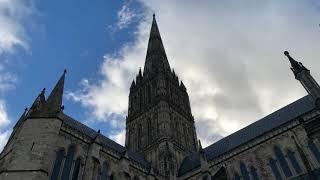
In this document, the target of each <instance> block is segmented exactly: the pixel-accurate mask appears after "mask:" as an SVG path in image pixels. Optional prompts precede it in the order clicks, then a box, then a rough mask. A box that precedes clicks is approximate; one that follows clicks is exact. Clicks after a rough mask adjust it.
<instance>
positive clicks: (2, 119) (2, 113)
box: [0, 100, 10, 128]
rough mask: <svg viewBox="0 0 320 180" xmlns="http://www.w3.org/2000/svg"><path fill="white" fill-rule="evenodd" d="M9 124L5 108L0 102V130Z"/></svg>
mask: <svg viewBox="0 0 320 180" xmlns="http://www.w3.org/2000/svg"><path fill="white" fill-rule="evenodd" d="M9 123H10V121H9V118H8V114H7V111H6V107H5V104H4V102H3V101H1V100H0V128H1V127H4V126H7V125H8V124H9Z"/></svg>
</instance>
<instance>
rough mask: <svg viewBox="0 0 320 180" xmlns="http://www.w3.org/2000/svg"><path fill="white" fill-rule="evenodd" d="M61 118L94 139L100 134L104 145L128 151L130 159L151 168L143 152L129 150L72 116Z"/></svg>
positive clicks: (114, 149) (120, 152)
mask: <svg viewBox="0 0 320 180" xmlns="http://www.w3.org/2000/svg"><path fill="white" fill-rule="evenodd" d="M59 118H60V119H62V120H63V123H65V124H66V125H68V126H70V127H72V128H74V129H76V130H78V131H79V132H81V133H82V134H85V135H86V136H88V137H89V138H91V139H92V140H93V139H95V138H96V137H97V136H99V138H100V140H101V143H102V146H104V147H107V148H109V149H111V150H112V151H115V152H116V153H119V154H124V153H125V152H128V156H129V159H130V160H133V161H135V162H136V163H138V164H140V165H141V166H142V167H144V168H146V169H150V164H149V162H148V161H146V160H145V158H144V156H143V154H141V153H138V152H133V151H130V150H127V149H126V148H125V147H123V146H122V145H120V144H118V143H116V142H115V141H113V140H111V139H109V138H108V137H106V136H104V135H102V134H100V133H98V132H97V131H95V130H93V129H92V128H90V127H88V126H86V125H84V124H82V123H81V122H79V121H77V120H75V119H73V118H71V117H70V116H68V115H66V114H63V113H61V114H59Z"/></svg>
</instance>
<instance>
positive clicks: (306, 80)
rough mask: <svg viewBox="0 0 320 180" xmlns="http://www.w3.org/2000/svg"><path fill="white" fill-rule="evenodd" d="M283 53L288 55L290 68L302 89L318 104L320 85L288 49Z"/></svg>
mask: <svg viewBox="0 0 320 180" xmlns="http://www.w3.org/2000/svg"><path fill="white" fill-rule="evenodd" d="M284 55H285V56H287V57H288V59H289V61H290V64H291V70H292V72H293V74H294V76H295V78H296V79H297V80H298V81H300V83H301V84H302V86H303V87H304V89H305V90H306V91H307V92H308V93H309V94H310V95H311V96H312V97H313V98H314V99H315V100H316V101H317V102H316V103H317V106H320V101H319V99H320V86H319V84H318V83H317V82H316V81H315V80H314V78H313V77H312V76H311V74H310V70H309V69H307V68H306V67H304V66H303V64H302V63H301V62H297V61H296V60H294V59H293V58H292V57H291V56H290V54H289V52H288V51H284Z"/></svg>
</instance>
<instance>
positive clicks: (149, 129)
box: [147, 118, 152, 144]
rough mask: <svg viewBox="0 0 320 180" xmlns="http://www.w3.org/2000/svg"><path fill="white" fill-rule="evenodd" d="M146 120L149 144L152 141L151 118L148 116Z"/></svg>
mask: <svg viewBox="0 0 320 180" xmlns="http://www.w3.org/2000/svg"><path fill="white" fill-rule="evenodd" d="M147 121H148V122H147V123H148V127H147V128H148V129H147V132H148V144H151V141H152V134H151V131H152V128H151V119H150V118H148V120H147Z"/></svg>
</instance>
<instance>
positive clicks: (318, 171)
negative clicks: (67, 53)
mask: <svg viewBox="0 0 320 180" xmlns="http://www.w3.org/2000/svg"><path fill="white" fill-rule="evenodd" d="M284 54H285V56H287V58H288V59H289V62H290V64H291V70H292V72H293V74H294V77H295V79H296V80H298V81H300V83H301V84H302V85H303V87H304V88H305V89H306V91H307V92H308V95H307V96H305V97H302V98H300V99H298V100H297V101H295V102H293V103H291V104H288V105H287V106H285V107H283V108H281V109H279V110H277V111H275V112H273V113H272V114H270V115H268V116H266V117H264V118H262V119H260V120H257V121H256V122H255V123H253V124H250V125H249V126H247V127H245V128H243V129H241V130H239V131H237V132H235V133H233V134H231V135H229V136H227V137H225V138H223V139H221V140H219V141H218V142H216V143H214V144H212V145H210V146H208V147H206V148H202V147H201V143H200V141H198V138H197V133H196V129H195V125H194V123H195V121H196V120H195V119H194V117H193V115H192V111H191V107H190V102H189V96H188V93H187V89H186V87H185V85H184V84H183V82H182V81H180V82H179V78H178V77H177V75H176V74H175V72H174V71H173V70H172V69H171V67H170V65H169V62H168V59H167V56H166V53H165V49H164V46H163V44H162V40H161V37H160V33H159V29H158V26H157V22H156V20H155V17H153V22H152V26H151V31H150V37H149V42H148V48H147V54H146V59H145V65H144V69H143V71H142V70H141V69H140V70H139V72H138V74H137V76H136V78H135V79H134V80H133V81H132V84H131V87H130V93H129V105H128V115H127V117H126V138H125V146H122V145H120V144H117V143H116V142H114V141H112V140H110V139H109V138H107V137H106V136H104V135H103V134H101V133H100V131H95V130H93V129H91V128H90V127H88V126H86V125H84V124H82V123H81V122H80V121H77V120H75V119H73V118H72V117H70V116H68V115H66V114H65V113H64V112H63V106H62V99H63V98H62V97H63V90H64V80H65V75H66V72H64V73H63V75H62V76H61V77H60V79H59V81H58V82H57V84H56V86H55V87H54V89H53V90H52V92H51V93H50V95H49V96H48V97H47V98H46V97H45V90H43V91H42V92H41V93H40V94H39V96H38V97H37V98H36V99H35V101H34V102H33V104H32V106H31V108H30V109H29V110H26V111H25V112H24V113H23V115H22V116H21V117H20V119H19V120H18V121H17V123H16V124H15V126H14V127H13V131H12V134H11V136H10V138H9V140H8V143H7V144H6V146H5V147H4V149H3V151H2V152H1V154H0V179H1V180H129V179H133V180H184V179H187V180H198V179H199V180H210V179H211V180H213V179H215V180H216V179H218V180H220V179H221V180H224V179H235V180H240V179H241V180H250V179H251V180H268V179H276V180H281V179H311V180H312V179H320V141H319V137H320V122H319V121H320V120H319V119H320V110H319V108H320V87H319V85H318V84H317V82H316V81H315V80H314V79H313V77H312V76H311V74H310V71H309V70H308V69H307V68H306V67H305V66H303V64H302V63H300V62H298V61H296V60H294V59H293V58H292V57H291V56H290V55H289V53H288V52H287V51H285V52H284ZM279 62H280V61H279ZM106 98H108V97H106Z"/></svg>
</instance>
